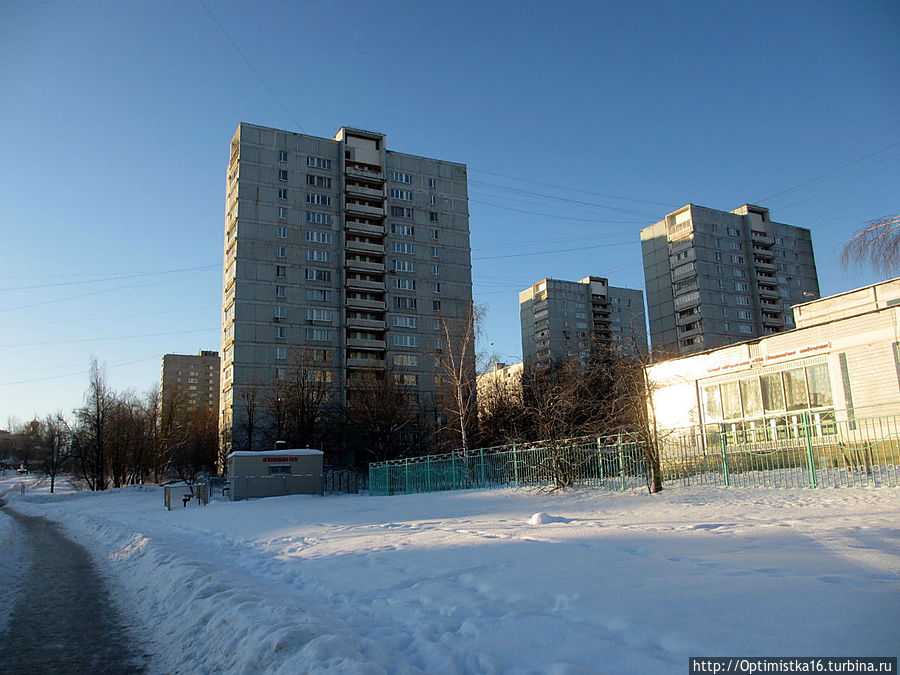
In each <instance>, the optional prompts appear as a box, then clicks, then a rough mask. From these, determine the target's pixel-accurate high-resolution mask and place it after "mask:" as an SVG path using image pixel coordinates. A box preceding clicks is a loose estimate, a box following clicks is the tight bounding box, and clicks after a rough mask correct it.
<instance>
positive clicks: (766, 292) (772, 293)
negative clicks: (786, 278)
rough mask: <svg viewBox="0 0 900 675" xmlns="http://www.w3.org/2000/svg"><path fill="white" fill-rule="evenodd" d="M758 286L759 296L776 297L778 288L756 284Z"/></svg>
mask: <svg viewBox="0 0 900 675" xmlns="http://www.w3.org/2000/svg"><path fill="white" fill-rule="evenodd" d="M758 288H759V296H760V297H761V298H777V297H778V289H777V288H773V287H772V286H758Z"/></svg>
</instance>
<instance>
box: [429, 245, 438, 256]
mask: <svg viewBox="0 0 900 675" xmlns="http://www.w3.org/2000/svg"><path fill="white" fill-rule="evenodd" d="M431 257H432V258H439V257H440V251H438V247H437V246H432V247H431Z"/></svg>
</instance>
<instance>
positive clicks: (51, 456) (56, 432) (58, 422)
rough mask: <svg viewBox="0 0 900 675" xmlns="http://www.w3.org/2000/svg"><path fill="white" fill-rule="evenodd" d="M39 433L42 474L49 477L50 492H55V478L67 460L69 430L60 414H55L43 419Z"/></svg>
mask: <svg viewBox="0 0 900 675" xmlns="http://www.w3.org/2000/svg"><path fill="white" fill-rule="evenodd" d="M39 433H40V441H41V448H42V449H43V452H44V473H46V474H47V475H48V476H49V477H50V492H55V490H56V477H57V476H58V475H59V474H60V473H61V472H62V471H63V470H64V469H65V466H66V463H67V462H68V460H69V448H70V445H69V441H70V439H71V430H70V429H69V424H68V423H67V422H66V419H65V417H63V414H62V412H57V413H56V414H54V415H47V417H45V418H44V422H43V423H42V424H41V427H40V432H39Z"/></svg>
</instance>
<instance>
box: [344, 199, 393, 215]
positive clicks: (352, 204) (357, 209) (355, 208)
mask: <svg viewBox="0 0 900 675" xmlns="http://www.w3.org/2000/svg"><path fill="white" fill-rule="evenodd" d="M344 209H345V210H346V211H347V213H355V214H358V215H361V216H373V217H375V218H384V206H383V205H382V206H371V205H369V204H360V203H359V202H356V201H354V200H351V199H347V200H345V201H344Z"/></svg>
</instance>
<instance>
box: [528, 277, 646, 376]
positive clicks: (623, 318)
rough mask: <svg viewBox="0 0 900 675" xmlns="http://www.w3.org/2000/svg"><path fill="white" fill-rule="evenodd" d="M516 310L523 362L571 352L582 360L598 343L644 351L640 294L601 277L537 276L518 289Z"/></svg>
mask: <svg viewBox="0 0 900 675" xmlns="http://www.w3.org/2000/svg"><path fill="white" fill-rule="evenodd" d="M519 316H520V320H521V325H522V360H523V362H524V363H525V367H526V368H534V367H539V368H543V367H547V366H549V365H551V364H552V363H559V362H564V361H568V360H571V359H573V358H579V359H581V360H582V361H583V362H585V363H586V362H587V360H588V358H590V355H591V350H592V349H593V348H594V347H595V346H596V345H597V344H612V345H615V346H617V347H618V348H620V349H621V350H622V351H624V352H626V353H629V352H634V351H635V350H637V351H638V352H640V353H645V352H646V351H647V328H646V319H645V317H644V294H643V293H642V292H641V291H639V290H635V289H631V288H618V287H616V286H610V285H609V282H608V281H607V280H606V279H604V278H602V277H585V278H584V279H582V280H581V281H561V280H559V279H542V280H540V281H538V282H537V283H535V284H533V285H532V286H530V287H529V288H526V289H525V290H524V291H520V292H519Z"/></svg>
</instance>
